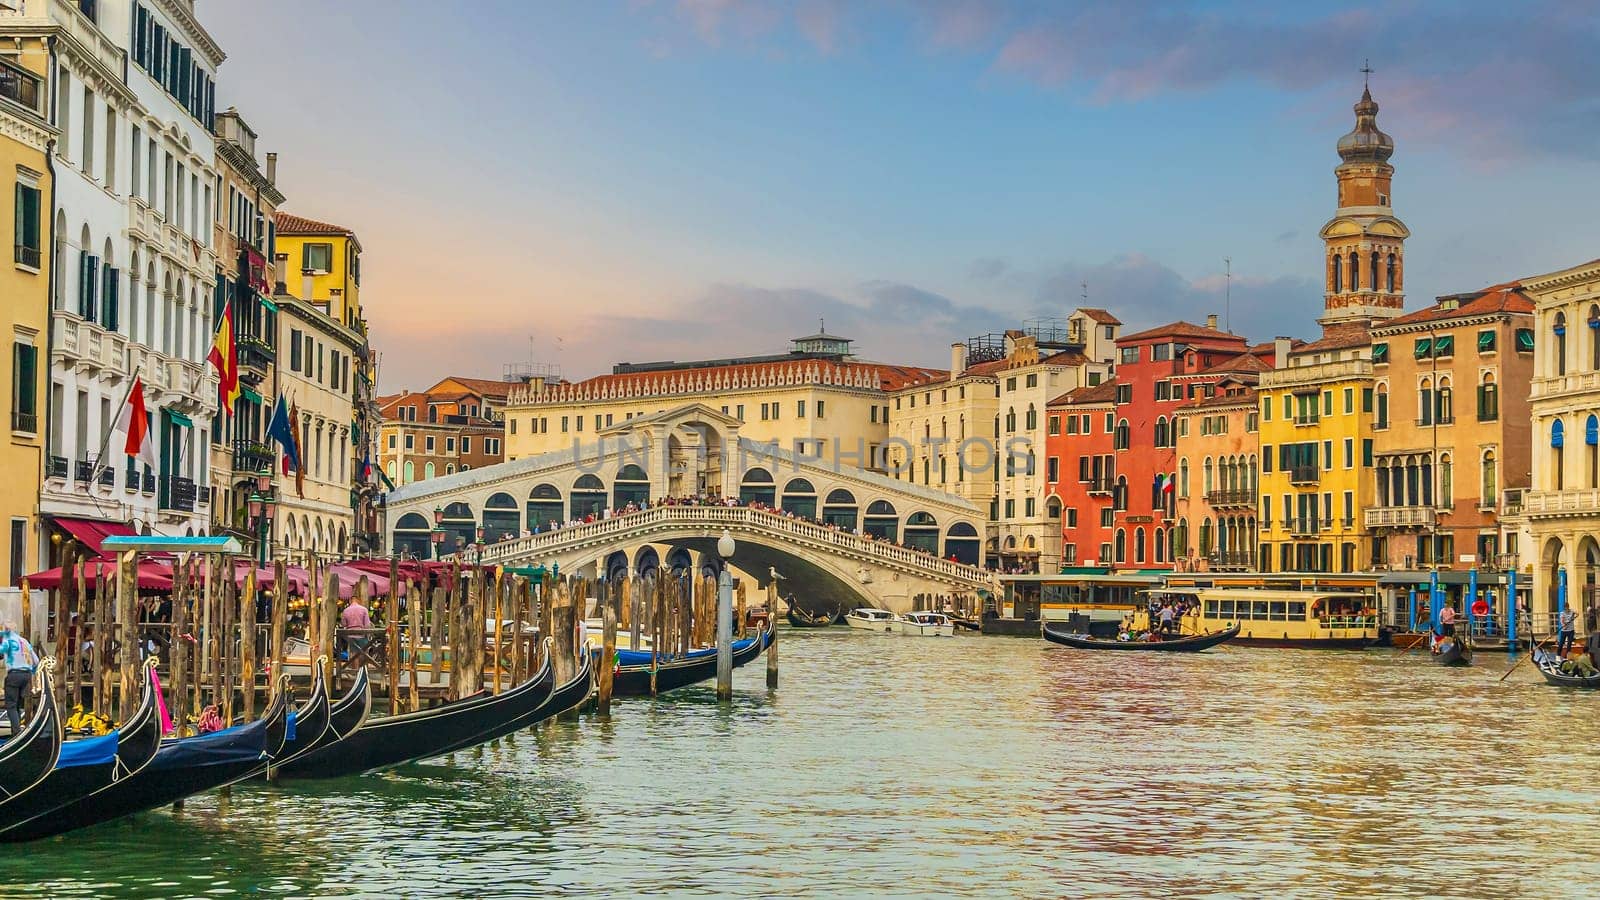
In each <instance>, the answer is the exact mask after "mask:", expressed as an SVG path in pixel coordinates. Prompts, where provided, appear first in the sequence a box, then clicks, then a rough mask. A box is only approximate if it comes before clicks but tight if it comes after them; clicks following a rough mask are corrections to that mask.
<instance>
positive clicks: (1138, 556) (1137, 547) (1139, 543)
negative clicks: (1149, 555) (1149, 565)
mask: <svg viewBox="0 0 1600 900" xmlns="http://www.w3.org/2000/svg"><path fill="white" fill-rule="evenodd" d="M1133 561H1134V562H1136V563H1142V562H1144V529H1143V528H1135V529H1134V530H1133Z"/></svg>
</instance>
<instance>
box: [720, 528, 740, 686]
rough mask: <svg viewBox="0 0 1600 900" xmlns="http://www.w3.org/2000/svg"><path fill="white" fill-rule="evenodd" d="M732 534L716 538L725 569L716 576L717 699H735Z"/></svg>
mask: <svg viewBox="0 0 1600 900" xmlns="http://www.w3.org/2000/svg"><path fill="white" fill-rule="evenodd" d="M735 549H736V548H735V545H734V543H733V534H732V532H730V531H728V530H727V529H726V528H724V529H723V530H722V537H720V538H717V555H718V556H721V557H722V569H721V571H720V572H718V573H717V699H718V700H732V699H733V572H732V571H731V570H730V569H729V568H728V563H729V561H730V560H732V559H733V551H734V550H735Z"/></svg>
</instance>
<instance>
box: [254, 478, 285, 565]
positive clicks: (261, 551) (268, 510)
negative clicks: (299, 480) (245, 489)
mask: <svg viewBox="0 0 1600 900" xmlns="http://www.w3.org/2000/svg"><path fill="white" fill-rule="evenodd" d="M254 486H255V490H254V491H253V492H251V494H250V496H249V498H248V499H247V501H246V502H247V506H248V510H249V513H250V520H251V522H253V523H254V526H255V530H256V563H257V565H259V566H261V567H262V568H266V565H267V560H268V558H269V557H270V556H271V554H270V552H269V547H268V540H269V538H270V536H271V531H272V514H273V511H274V509H275V508H276V507H277V505H278V497H277V494H276V492H275V491H274V490H273V488H272V470H271V469H269V468H266V467H262V468H261V470H260V471H258V472H256V477H255V485H254Z"/></svg>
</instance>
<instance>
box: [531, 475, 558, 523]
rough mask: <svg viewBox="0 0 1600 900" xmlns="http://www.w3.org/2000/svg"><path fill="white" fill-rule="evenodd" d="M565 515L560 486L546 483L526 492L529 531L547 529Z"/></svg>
mask: <svg viewBox="0 0 1600 900" xmlns="http://www.w3.org/2000/svg"><path fill="white" fill-rule="evenodd" d="M566 517H567V516H566V504H565V502H563V501H562V499H561V489H560V488H558V487H556V486H555V485H553V484H548V483H546V484H540V485H537V486H535V487H534V489H533V490H531V491H529V492H528V530H529V531H541V530H544V529H548V528H549V527H550V526H552V525H555V524H558V523H559V522H561V520H562V519H565V518H566Z"/></svg>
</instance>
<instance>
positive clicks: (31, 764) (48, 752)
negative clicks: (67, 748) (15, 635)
mask: <svg viewBox="0 0 1600 900" xmlns="http://www.w3.org/2000/svg"><path fill="white" fill-rule="evenodd" d="M53 667H54V663H52V662H50V661H45V662H42V663H41V664H40V665H39V671H38V672H37V673H35V674H37V675H38V678H39V688H40V690H41V691H42V692H43V693H41V694H40V699H39V708H38V709H36V710H34V713H33V718H32V719H30V720H29V721H28V724H27V725H26V726H24V727H23V728H22V730H21V731H20V732H19V733H17V734H14V735H12V736H11V739H10V740H8V741H6V742H5V743H4V744H0V811H3V810H4V809H5V808H6V807H7V806H9V805H11V802H12V801H13V800H16V799H17V798H18V797H20V796H22V794H23V793H25V792H26V791H28V790H29V789H30V788H32V787H33V786H34V785H36V784H38V783H39V782H41V781H44V780H45V779H46V778H48V777H49V775H50V771H51V770H52V769H54V768H55V765H56V757H58V756H60V755H61V740H62V737H63V735H62V733H61V710H60V708H59V707H57V706H56V695H55V691H53V690H51V688H50V670H51V669H52V668H53ZM0 821H4V820H3V819H0Z"/></svg>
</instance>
